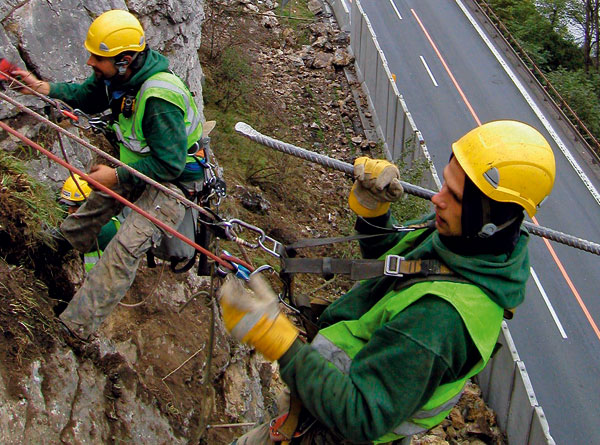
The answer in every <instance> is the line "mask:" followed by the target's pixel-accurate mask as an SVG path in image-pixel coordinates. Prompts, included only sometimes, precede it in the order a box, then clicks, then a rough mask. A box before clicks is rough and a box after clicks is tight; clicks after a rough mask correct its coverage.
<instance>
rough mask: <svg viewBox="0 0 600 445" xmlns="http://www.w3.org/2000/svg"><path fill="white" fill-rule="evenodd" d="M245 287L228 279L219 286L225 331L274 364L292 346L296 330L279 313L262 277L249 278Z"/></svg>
mask: <svg viewBox="0 0 600 445" xmlns="http://www.w3.org/2000/svg"><path fill="white" fill-rule="evenodd" d="M248 286H249V289H248V288H247V287H246V286H244V284H243V282H242V281H241V280H239V279H237V278H234V277H232V276H229V277H227V280H226V281H225V283H224V284H223V286H221V289H220V291H219V303H220V305H221V309H222V310H223V321H225V328H226V329H227V330H228V331H229V332H231V334H232V335H233V336H234V337H235V338H237V339H238V340H239V341H241V342H243V343H247V344H249V345H251V346H254V348H255V349H256V350H257V351H258V352H260V353H261V354H262V355H263V356H264V357H265V358H266V359H267V360H277V359H279V358H280V357H281V356H282V355H283V354H285V353H286V352H287V350H288V349H289V348H290V347H291V346H292V343H294V340H295V339H296V337H298V329H297V328H296V327H295V326H294V325H293V324H292V322H291V321H290V320H289V319H288V318H287V317H286V316H285V315H283V314H282V313H281V312H280V310H279V304H278V301H277V296H276V295H275V293H274V292H273V290H272V289H271V287H270V286H269V284H268V283H267V282H266V281H265V280H264V279H263V278H262V277H260V276H259V275H253V276H252V277H251V278H250V281H249V283H248Z"/></svg>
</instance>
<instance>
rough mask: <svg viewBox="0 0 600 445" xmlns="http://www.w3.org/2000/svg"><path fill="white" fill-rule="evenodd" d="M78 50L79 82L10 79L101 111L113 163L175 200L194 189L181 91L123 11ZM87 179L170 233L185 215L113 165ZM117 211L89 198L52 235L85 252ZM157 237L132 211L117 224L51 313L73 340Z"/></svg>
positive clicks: (195, 132) (193, 119) (196, 123)
mask: <svg viewBox="0 0 600 445" xmlns="http://www.w3.org/2000/svg"><path fill="white" fill-rule="evenodd" d="M84 46H85V48H86V49H87V51H88V52H89V53H90V56H89V59H88V61H87V64H88V65H89V66H90V67H91V68H92V70H93V71H94V72H93V74H92V75H91V76H90V77H89V78H88V79H86V80H85V81H84V82H83V83H82V84H70V83H48V82H44V81H41V80H38V79H37V78H36V77H35V76H34V75H33V74H31V73H28V72H27V71H20V70H18V71H14V72H13V73H14V74H15V75H20V76H21V78H22V79H23V81H24V82H25V83H26V84H27V85H28V86H29V87H30V88H32V89H34V90H35V91H37V92H38V93H41V94H48V95H49V96H51V97H54V98H57V99H60V100H63V101H65V102H66V103H68V104H69V105H70V106H72V107H74V108H79V109H81V110H83V111H84V112H86V113H90V114H93V113H99V112H103V111H105V110H108V109H110V110H111V111H112V118H113V129H114V130H115V133H116V135H117V137H118V140H119V148H120V160H121V161H122V162H124V163H125V164H128V165H129V166H131V167H133V168H135V169H136V170H138V171H139V172H141V173H143V174H145V175H146V176H149V177H150V178H152V179H154V180H156V181H158V182H160V183H162V184H164V185H165V186H166V187H168V188H169V189H170V190H172V191H174V192H176V193H178V194H180V195H182V194H183V192H182V189H188V188H189V189H192V190H194V189H195V188H196V185H197V184H201V181H202V179H203V177H204V173H203V169H202V166H201V165H200V164H199V163H198V162H197V160H196V158H195V157H194V154H195V153H196V150H195V147H196V146H197V144H196V142H197V141H198V140H199V139H200V137H201V136H202V125H201V123H200V115H199V112H198V109H197V107H196V104H195V103H194V100H193V97H192V95H191V93H190V91H189V90H188V88H187V87H186V85H185V84H184V83H183V82H182V81H181V80H180V79H179V78H178V77H177V76H175V75H174V74H172V73H171V72H170V71H169V61H168V60H167V59H166V58H165V57H164V56H162V55H161V54H159V53H158V52H156V51H154V50H152V49H150V48H149V47H148V45H147V43H146V38H145V35H144V30H143V29H142V26H141V24H140V22H139V21H138V20H137V19H136V18H135V17H134V16H133V15H132V14H131V13H129V12H127V11H124V10H111V11H107V12H105V13H103V14H102V15H100V16H99V17H98V18H97V19H96V20H94V22H93V23H92V24H91V26H90V28H89V30H88V34H87V38H86V40H85V44H84ZM23 92H25V93H27V91H23ZM188 150H189V154H188ZM89 175H90V177H91V178H93V179H95V180H97V181H98V182H100V183H101V184H103V185H105V186H106V187H108V188H111V189H112V190H114V191H115V192H116V193H118V194H120V195H122V196H124V197H125V198H127V199H128V200H130V201H132V202H134V203H135V204H136V205H137V206H139V207H140V208H142V209H143V210H145V211H146V212H148V213H149V214H150V215H152V216H153V217H155V218H157V219H158V220H160V221H161V222H163V223H165V224H167V225H169V226H170V227H172V228H175V229H176V228H177V227H178V226H179V224H180V223H181V221H182V220H183V217H184V213H185V208H184V206H183V205H182V204H181V203H180V202H179V201H177V200H176V199H175V198H173V197H171V196H169V195H167V194H166V193H164V192H162V191H159V190H158V189H156V188H155V187H152V186H150V185H147V184H146V183H145V182H143V181H142V180H140V179H139V178H138V177H136V176H134V175H132V174H131V173H130V172H129V171H128V170H126V169H125V168H123V167H117V168H111V167H109V166H107V165H95V166H93V167H92V168H91V172H90V174H89ZM122 207H123V205H122V204H120V203H119V202H118V201H116V200H115V199H113V198H112V197H110V196H108V195H107V194H105V193H102V192H98V191H94V192H92V193H91V194H90V196H89V197H88V199H87V201H86V202H85V204H83V205H82V206H81V207H80V208H79V210H78V211H77V212H76V213H74V214H72V215H70V216H68V217H67V218H66V219H65V221H64V222H63V224H62V225H61V228H60V229H61V233H62V235H63V236H64V237H65V238H66V240H67V241H68V242H69V243H70V244H71V245H72V246H73V247H74V248H75V249H77V250H78V251H80V252H83V253H85V252H88V251H90V249H91V248H92V244H93V243H94V242H95V239H96V237H97V235H98V233H99V232H100V230H101V228H102V226H104V225H105V224H106V223H107V222H109V221H110V219H111V218H112V217H113V216H115V215H117V214H118V213H119V212H120V211H121V209H122ZM163 235H164V234H163V232H162V231H161V230H160V229H159V228H158V227H157V226H155V225H154V224H153V223H152V222H151V221H149V220H148V219H146V218H145V217H143V216H141V215H139V214H138V213H136V212H132V213H131V214H130V215H129V216H128V217H127V218H126V219H125V221H124V222H123V224H122V225H121V227H120V229H119V231H118V232H117V234H116V236H115V237H114V238H113V240H112V241H111V242H110V243H109V245H108V246H107V247H106V250H105V251H104V254H103V255H102V257H101V258H100V260H99V261H98V263H97V264H96V265H95V267H94V268H93V269H92V270H91V271H90V273H89V274H88V276H87V278H86V280H85V282H84V283H83V285H82V287H81V288H80V289H79V291H78V292H77V293H76V294H75V296H74V297H73V299H72V300H71V302H70V303H69V305H68V307H67V308H66V310H65V311H64V312H63V313H62V314H61V315H60V319H61V321H62V322H63V323H64V324H65V325H66V326H67V327H68V328H69V330H70V331H71V332H72V333H73V334H75V335H76V336H78V337H80V338H82V339H85V338H88V337H89V336H90V335H91V334H92V333H93V332H94V331H95V330H96V329H97V328H98V327H99V326H100V324H101V323H102V322H103V321H104V320H105V318H106V317H108V315H109V314H110V313H111V311H112V310H113V309H114V307H115V306H116V305H117V304H118V302H119V301H120V300H121V298H123V296H124V295H125V293H126V292H127V290H128V289H129V287H130V286H131V283H132V282H133V280H134V278H135V274H136V271H137V268H138V266H139V263H140V260H141V258H142V256H143V255H144V253H145V252H146V251H148V250H149V249H150V247H151V246H152V245H153V244H158V243H159V242H160V239H161V238H162V236H163Z"/></svg>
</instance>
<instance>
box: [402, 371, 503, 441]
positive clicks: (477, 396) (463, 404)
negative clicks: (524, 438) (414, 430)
mask: <svg viewBox="0 0 600 445" xmlns="http://www.w3.org/2000/svg"><path fill="white" fill-rule="evenodd" d="M506 443H507V442H506V439H505V437H504V435H503V434H502V431H500V428H499V427H498V425H497V423H496V416H495V414H494V412H493V411H492V410H491V409H490V408H488V407H487V406H486V405H485V402H484V401H483V399H482V398H481V390H480V389H479V387H478V386H477V385H475V384H473V383H467V385H466V387H465V391H464V393H463V395H462V397H461V399H460V400H459V402H458V403H457V404H456V406H455V407H454V408H452V411H451V412H450V415H449V416H448V418H446V419H445V420H444V421H443V422H442V423H441V424H440V425H438V426H437V427H435V428H433V429H431V430H429V431H427V432H426V433H423V434H419V435H417V436H415V437H413V438H412V441H411V445H484V444H493V445H504V444H506Z"/></svg>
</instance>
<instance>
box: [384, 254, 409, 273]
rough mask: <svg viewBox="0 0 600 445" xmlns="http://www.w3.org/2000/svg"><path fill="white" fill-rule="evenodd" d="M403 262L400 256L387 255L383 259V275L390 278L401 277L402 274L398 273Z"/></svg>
mask: <svg viewBox="0 0 600 445" xmlns="http://www.w3.org/2000/svg"><path fill="white" fill-rule="evenodd" d="M402 261H404V257H403V256H400V255H388V256H386V257H385V267H384V268H383V274H384V275H387V276H390V277H402V276H404V274H401V273H400V265H401V264H402Z"/></svg>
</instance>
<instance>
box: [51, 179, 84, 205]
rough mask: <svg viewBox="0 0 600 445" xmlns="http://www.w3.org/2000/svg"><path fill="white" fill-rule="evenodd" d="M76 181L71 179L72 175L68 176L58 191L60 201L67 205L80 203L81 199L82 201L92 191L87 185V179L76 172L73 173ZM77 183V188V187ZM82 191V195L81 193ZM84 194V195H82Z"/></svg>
mask: <svg viewBox="0 0 600 445" xmlns="http://www.w3.org/2000/svg"><path fill="white" fill-rule="evenodd" d="M73 176H75V179H76V180H77V183H75V181H74V180H73V177H72V176H69V177H68V178H67V179H66V181H65V182H64V184H63V186H62V190H61V191H60V201H59V202H60V203H61V204H65V205H68V206H75V205H81V204H82V201H84V200H85V199H86V198H87V197H88V196H90V193H92V189H91V188H90V186H89V185H88V183H87V181H85V180H84V179H82V178H81V176H79V175H78V174H73ZM77 184H79V187H80V188H81V190H79V188H78V187H77ZM81 192H83V195H82V194H81ZM84 195H85V196H84Z"/></svg>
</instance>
